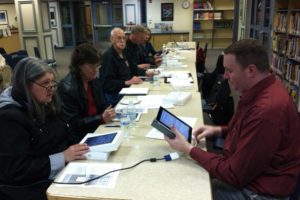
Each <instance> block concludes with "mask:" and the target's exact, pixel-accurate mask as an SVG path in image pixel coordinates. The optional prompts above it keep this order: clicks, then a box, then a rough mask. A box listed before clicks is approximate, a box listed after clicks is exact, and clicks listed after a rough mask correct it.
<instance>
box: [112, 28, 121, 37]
mask: <svg viewBox="0 0 300 200" xmlns="http://www.w3.org/2000/svg"><path fill="white" fill-rule="evenodd" d="M120 31H122V32H124V30H123V29H121V28H119V27H115V28H113V29H112V30H111V32H110V36H111V37H114V36H115V34H116V33H117V32H120Z"/></svg>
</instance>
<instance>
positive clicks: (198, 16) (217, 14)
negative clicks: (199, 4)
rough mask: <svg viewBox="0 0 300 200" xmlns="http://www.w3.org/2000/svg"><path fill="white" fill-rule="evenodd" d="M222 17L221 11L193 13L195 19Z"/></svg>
mask: <svg viewBox="0 0 300 200" xmlns="http://www.w3.org/2000/svg"><path fill="white" fill-rule="evenodd" d="M222 18H223V13H222V12H197V13H194V19H195V20H199V19H201V20H205V19H206V20H208V19H222Z"/></svg>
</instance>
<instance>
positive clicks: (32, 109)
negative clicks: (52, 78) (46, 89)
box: [12, 57, 59, 123]
mask: <svg viewBox="0 0 300 200" xmlns="http://www.w3.org/2000/svg"><path fill="white" fill-rule="evenodd" d="M46 73H52V74H53V75H55V73H54V70H53V69H52V68H51V67H49V66H48V65H47V63H44V62H43V61H41V60H39V59H37V58H33V57H27V58H24V59H22V60H21V61H20V62H18V64H17V65H16V67H15V69H14V73H13V80H12V97H13V98H14V99H15V100H16V101H18V102H19V103H20V104H21V105H22V106H23V107H25V109H26V110H27V112H28V114H29V116H30V117H32V119H33V120H37V121H39V122H41V123H43V122H45V119H46V116H49V115H56V114H57V113H58V112H59V101H58V99H57V96H56V92H54V95H53V98H52V101H51V102H50V103H48V104H41V103H39V102H37V101H36V99H35V98H34V97H33V96H32V94H31V92H30V90H29V88H30V87H31V85H32V84H33V82H35V81H36V80H38V79H39V78H41V77H42V76H44V75H45V74H46Z"/></svg>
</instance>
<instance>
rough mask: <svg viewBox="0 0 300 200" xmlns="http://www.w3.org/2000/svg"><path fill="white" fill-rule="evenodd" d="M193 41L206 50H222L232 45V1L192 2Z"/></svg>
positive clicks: (202, 0) (200, 0)
mask: <svg viewBox="0 0 300 200" xmlns="http://www.w3.org/2000/svg"><path fill="white" fill-rule="evenodd" d="M193 6H194V7H193V40H194V41H197V42H200V44H203V46H204V44H206V43H208V48H211V49H223V48H226V47H227V46H228V45H229V44H231V43H232V39H233V20H234V19H233V18H234V0H227V1H223V0H212V1H206V0H194V3H193Z"/></svg>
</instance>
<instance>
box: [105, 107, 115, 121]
mask: <svg viewBox="0 0 300 200" xmlns="http://www.w3.org/2000/svg"><path fill="white" fill-rule="evenodd" d="M115 116H116V111H115V109H114V108H113V107H112V106H111V105H110V106H108V107H107V108H106V109H105V110H104V112H103V113H102V120H103V121H104V122H105V123H107V122H110V121H112V119H113V118H114V117H115Z"/></svg>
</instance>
